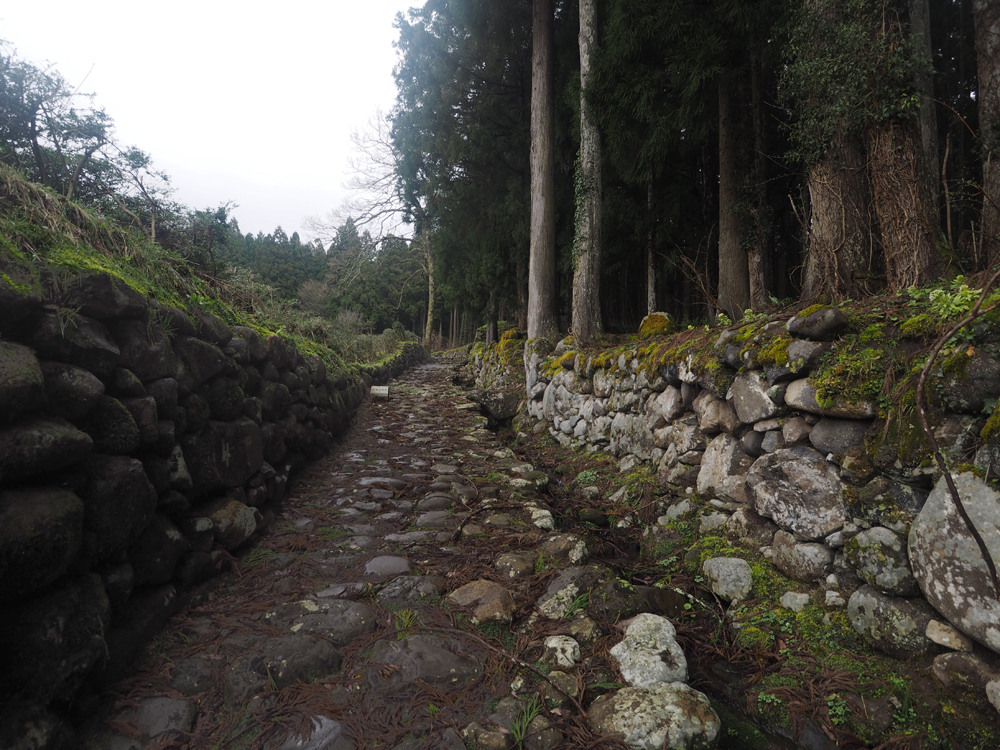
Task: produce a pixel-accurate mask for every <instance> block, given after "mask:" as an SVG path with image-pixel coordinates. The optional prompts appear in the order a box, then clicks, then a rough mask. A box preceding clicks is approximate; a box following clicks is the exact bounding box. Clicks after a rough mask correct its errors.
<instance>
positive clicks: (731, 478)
mask: <svg viewBox="0 0 1000 750" xmlns="http://www.w3.org/2000/svg"><path fill="white" fill-rule="evenodd" d="M753 462H754V461H753V459H752V458H751V457H750V456H748V455H747V454H746V453H745V452H744V450H743V448H742V447H741V446H740V441H739V440H737V439H736V438H734V437H733V436H732V435H727V434H726V433H723V434H721V435H718V436H717V437H716V438H715V439H714V440H712V442H711V443H709V444H708V448H706V449H705V454H704V455H703V456H702V458H701V469H700V470H699V472H698V492H699V493H700V494H703V495H715V496H716V497H720V498H726V499H731V500H735V501H736V502H740V503H745V502H746V501H747V494H746V474H747V472H748V471H749V470H750V467H751V466H752V465H753Z"/></svg>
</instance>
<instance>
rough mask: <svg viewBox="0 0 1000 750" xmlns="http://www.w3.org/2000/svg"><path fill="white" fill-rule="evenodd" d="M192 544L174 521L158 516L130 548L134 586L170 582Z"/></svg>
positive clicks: (129, 555) (155, 516)
mask: <svg viewBox="0 0 1000 750" xmlns="http://www.w3.org/2000/svg"><path fill="white" fill-rule="evenodd" d="M190 547H191V545H190V544H189V543H188V540H187V539H185V538H184V535H183V534H181V531H180V529H178V528H177V527H176V526H175V525H174V524H173V522H172V521H171V520H170V519H169V518H167V517H166V516H164V515H161V514H159V513H157V514H156V515H154V516H153V520H152V521H150V523H149V524H148V525H147V526H146V528H145V529H143V531H142V533H141V534H140V535H139V538H138V539H137V540H136V541H135V543H134V544H133V545H132V547H131V549H129V553H128V559H129V562H130V563H131V564H132V570H133V571H134V584H135V585H137V586H138V585H143V584H161V583H167V582H168V581H170V579H171V578H173V576H174V568H176V567H177V562H178V561H179V560H180V559H181V556H182V555H183V554H184V553H185V552H187V551H188V549H189V548H190Z"/></svg>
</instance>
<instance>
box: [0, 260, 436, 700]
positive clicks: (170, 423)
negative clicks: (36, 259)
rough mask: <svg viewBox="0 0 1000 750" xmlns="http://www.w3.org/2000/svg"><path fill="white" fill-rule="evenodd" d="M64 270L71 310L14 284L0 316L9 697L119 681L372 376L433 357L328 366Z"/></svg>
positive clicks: (341, 421) (411, 351)
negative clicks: (334, 369) (354, 366)
mask: <svg viewBox="0 0 1000 750" xmlns="http://www.w3.org/2000/svg"><path fill="white" fill-rule="evenodd" d="M64 281H65V280H64ZM69 283H70V286H69V287H68V288H67V289H65V290H64V292H65V293H64V295H63V296H64V297H65V299H66V300H69V302H67V303H66V304H63V305H61V306H54V305H49V304H44V303H43V299H44V297H43V296H42V295H38V294H36V293H34V292H32V290H31V289H28V288H26V289H25V290H24V293H23V294H21V295H20V296H19V297H18V292H17V290H16V289H14V288H12V287H9V288H8V289H7V290H6V295H7V296H6V297H5V298H4V308H5V309H7V310H16V314H4V315H0V609H2V611H3V613H4V615H3V617H2V618H0V644H2V645H0V650H2V655H0V659H2V661H3V663H4V665H5V669H4V674H5V679H4V680H2V681H0V696H5V697H4V700H8V699H10V700H26V701H29V702H33V703H35V704H37V705H46V704H49V703H50V702H53V701H56V702H63V703H66V702H69V701H71V700H72V699H73V698H74V696H75V694H76V692H77V691H78V690H79V689H80V688H81V686H83V685H85V684H87V683H91V684H95V683H102V682H106V681H108V680H111V679H114V678H115V677H117V676H120V675H121V673H122V670H123V669H124V667H125V666H126V665H127V663H128V662H129V660H130V659H131V658H132V656H133V655H134V654H135V653H136V652H137V651H138V649H139V648H140V646H141V645H142V644H143V643H144V642H145V640H147V639H148V638H150V637H151V636H152V635H154V634H155V632H156V631H157V630H158V629H159V628H160V626H161V625H162V623H163V622H164V621H165V620H166V618H168V617H169V616H170V615H171V614H172V613H173V612H175V611H176V610H177V609H178V608H179V606H181V604H182V602H183V600H184V598H185V595H186V592H188V591H190V590H192V589H193V588H194V587H196V586H198V585H199V584H201V583H202V582H203V581H206V580H207V579H209V578H211V577H212V576H215V575H217V574H218V573H219V572H220V571H222V570H226V569H228V568H229V567H230V566H231V565H232V564H233V562H234V558H233V554H234V552H236V551H237V550H238V549H239V548H240V547H241V546H243V545H245V544H247V543H248V541H250V540H252V539H253V537H254V535H255V534H259V533H260V532H261V531H262V530H264V529H266V528H267V526H268V524H269V523H270V522H271V520H272V519H273V512H274V511H273V508H274V506H275V503H277V502H278V501H279V500H280V499H281V498H282V497H283V496H284V495H285V493H286V490H287V487H288V482H289V479H290V477H292V476H293V475H294V474H295V472H296V471H298V470H299V469H301V468H302V467H303V466H305V465H306V464H307V463H308V462H309V461H312V460H315V459H318V458H320V457H321V456H323V455H324V454H325V453H326V452H327V451H328V450H329V448H330V447H331V445H332V443H333V441H334V440H335V439H336V437H337V436H338V435H340V434H341V433H343V432H344V430H345V429H346V428H347V427H348V425H349V424H350V421H351V419H352V415H353V414H354V412H355V410H356V409H357V407H358V405H359V404H360V403H361V402H362V400H363V399H364V398H365V396H366V393H367V388H368V387H369V386H371V385H372V384H381V383H384V382H386V381H387V380H388V379H389V378H391V377H392V376H394V375H397V374H399V373H400V372H401V371H402V370H403V369H405V368H406V367H409V366H410V365H412V364H414V363H416V362H419V361H421V360H423V359H424V358H425V356H426V354H425V352H424V350H423V349H422V348H421V347H420V346H419V345H417V344H405V345H404V346H403V347H402V349H401V351H399V352H398V353H397V354H396V355H395V356H393V357H390V358H388V359H387V360H385V361H383V362H380V363H376V364H373V365H367V366H363V367H359V368H357V369H350V368H344V369H341V370H340V371H338V372H330V371H328V369H327V366H326V364H325V363H324V361H323V360H322V359H321V358H320V357H319V356H317V355H315V354H311V355H309V354H305V353H303V352H302V351H301V350H300V349H299V348H298V347H296V345H295V344H293V343H291V342H290V341H289V340H286V339H284V338H282V337H280V336H277V335H269V336H266V337H263V336H261V335H260V334H259V333H258V332H257V331H256V330H254V329H253V328H250V327H241V326H236V327H231V326H229V325H227V324H226V323H224V322H223V321H222V320H221V319H219V318H217V317H214V316H212V315H208V314H204V313H199V312H193V313H192V312H189V311H187V310H182V309H180V308H178V307H173V306H168V305H164V304H161V303H159V302H157V301H155V300H153V299H150V298H147V297H145V296H143V295H142V294H140V293H138V292H137V291H136V290H135V289H134V288H132V287H131V286H129V285H128V284H127V283H125V282H124V281H123V280H122V279H120V278H117V277H115V276H111V275H109V274H105V273H101V272H92V273H83V274H81V275H78V276H77V277H75V278H73V279H72V280H71V281H70V282H69Z"/></svg>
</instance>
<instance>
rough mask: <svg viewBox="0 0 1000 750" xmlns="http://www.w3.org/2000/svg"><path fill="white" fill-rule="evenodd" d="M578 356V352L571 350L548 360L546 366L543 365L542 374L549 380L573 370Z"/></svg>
mask: <svg viewBox="0 0 1000 750" xmlns="http://www.w3.org/2000/svg"><path fill="white" fill-rule="evenodd" d="M576 355H577V352H576V350H574V349H570V350H569V351H568V352H564V353H563V354H561V355H559V356H558V357H555V358H553V359H548V360H546V361H545V364H543V365H542V374H543V375H544V376H545V377H547V378H554V377H555V376H556V375H558V374H559V373H560V372H562V371H563V370H572V369H573V363H574V362H575V361H576Z"/></svg>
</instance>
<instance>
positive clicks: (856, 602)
mask: <svg viewBox="0 0 1000 750" xmlns="http://www.w3.org/2000/svg"><path fill="white" fill-rule="evenodd" d="M847 616H848V618H850V620H851V624H852V625H853V626H854V629H855V630H856V631H858V633H859V634H860V635H861V637H862V638H864V639H865V640H866V641H868V643H870V644H871V645H872V646H874V647H875V648H877V649H879V650H880V651H883V652H884V653H887V654H889V656H894V657H895V658H897V659H913V658H916V657H919V656H923V655H924V654H926V653H927V652H928V651H929V650H930V648H931V646H932V645H933V644H932V643H931V641H930V640H928V638H927V636H926V632H927V624H928V623H929V622H930V621H931V620H932V619H933V618H934V610H932V609H931V608H930V607H929V606H928V605H927V602H925V601H924V600H923V599H899V598H896V597H892V596H886V595H885V594H883V593H882V592H881V591H878V590H877V589H874V588H872V587H871V586H867V585H865V586H862V587H861V588H860V589H858V590H857V591H855V592H854V593H853V594H851V599H850V601H848V603H847Z"/></svg>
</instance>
